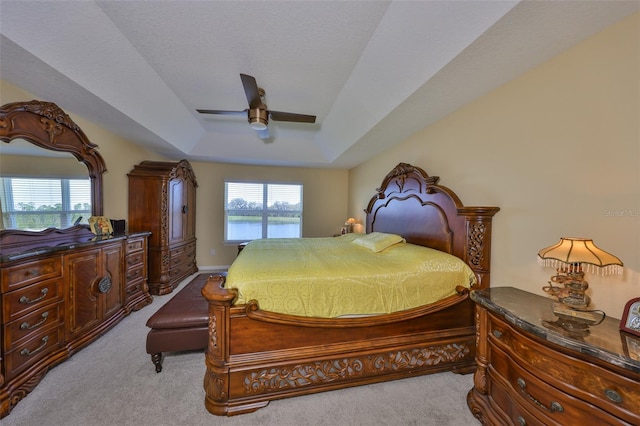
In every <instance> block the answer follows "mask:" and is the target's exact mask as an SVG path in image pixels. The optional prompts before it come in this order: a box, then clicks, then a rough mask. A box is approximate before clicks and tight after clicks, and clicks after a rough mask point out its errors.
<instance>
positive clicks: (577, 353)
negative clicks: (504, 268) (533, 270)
mask: <svg viewBox="0 0 640 426" xmlns="http://www.w3.org/2000/svg"><path fill="white" fill-rule="evenodd" d="M471 297H472V299H473V300H474V301H475V302H476V320H477V344H478V347H477V353H476V360H477V364H478V366H477V370H476V373H475V376H474V387H473V389H471V391H469V394H468V396H467V403H468V405H469V408H470V409H471V411H472V412H473V414H474V416H475V417H476V418H478V419H479V420H480V421H481V422H482V423H483V424H491V425H496V424H505V425H508V424H515V425H565V426H566V425H587V424H598V425H614V424H615V425H620V424H630V425H638V424H640V357H639V356H638V354H635V355H634V354H630V353H629V351H628V349H627V338H631V337H632V336H631V335H627V334H625V333H622V332H619V331H618V326H619V322H620V321H619V320H617V319H614V318H606V319H605V320H604V321H603V322H602V323H601V324H599V325H595V326H591V327H590V328H589V329H588V330H587V331H579V330H575V329H573V330H566V327H565V328H563V327H562V326H561V325H560V320H559V318H557V317H556V316H555V315H554V314H553V312H552V310H551V304H552V302H553V300H551V299H549V298H547V297H543V296H538V295H534V294H532V293H528V292H525V291H522V290H519V289H515V288H511V287H496V288H492V289H487V290H481V291H474V292H472V295H471Z"/></svg>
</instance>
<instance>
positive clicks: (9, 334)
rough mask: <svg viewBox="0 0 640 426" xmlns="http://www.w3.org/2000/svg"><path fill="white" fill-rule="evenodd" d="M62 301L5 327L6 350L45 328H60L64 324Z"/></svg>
mask: <svg viewBox="0 0 640 426" xmlns="http://www.w3.org/2000/svg"><path fill="white" fill-rule="evenodd" d="M62 307H63V303H62V301H60V302H58V303H55V304H53V305H47V306H45V307H44V308H41V309H38V310H36V311H34V312H32V313H30V314H28V315H25V316H23V317H21V318H18V319H16V320H14V321H12V322H10V323H8V324H7V325H5V327H4V350H5V351H8V350H10V349H11V348H12V347H14V346H15V345H16V344H18V343H19V342H20V340H22V339H25V338H27V339H28V338H29V336H31V335H35V334H37V333H39V332H41V331H42V330H44V329H45V328H50V327H58V326H59V325H60V324H62V322H63V310H62Z"/></svg>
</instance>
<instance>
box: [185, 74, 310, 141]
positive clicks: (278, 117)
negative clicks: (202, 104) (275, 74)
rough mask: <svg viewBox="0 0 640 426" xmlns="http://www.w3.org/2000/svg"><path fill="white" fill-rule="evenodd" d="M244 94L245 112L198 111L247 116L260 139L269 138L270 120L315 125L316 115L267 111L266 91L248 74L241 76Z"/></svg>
mask: <svg viewBox="0 0 640 426" xmlns="http://www.w3.org/2000/svg"><path fill="white" fill-rule="evenodd" d="M240 79H241V80H242V86H243V87H244V92H245V94H246V95H247V101H248V102H249V108H248V109H245V110H243V111H225V110H218V109H196V111H198V112H199V113H201V114H221V115H238V114H247V120H248V121H249V125H250V126H251V128H252V129H254V130H257V131H258V136H259V137H260V139H267V138H268V137H269V129H268V128H267V126H268V124H269V118H271V119H272V120H273V121H292V122H295V123H315V122H316V116H315V115H306V114H296V113H293V112H282V111H273V110H269V109H267V105H265V103H264V102H263V98H264V93H265V92H264V90H263V89H261V88H259V87H258V83H256V79H255V78H254V77H252V76H250V75H247V74H240Z"/></svg>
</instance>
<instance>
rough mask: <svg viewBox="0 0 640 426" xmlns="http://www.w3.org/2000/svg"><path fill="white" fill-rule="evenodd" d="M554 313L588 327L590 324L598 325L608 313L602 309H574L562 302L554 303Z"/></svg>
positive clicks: (578, 325)
mask: <svg viewBox="0 0 640 426" xmlns="http://www.w3.org/2000/svg"><path fill="white" fill-rule="evenodd" d="M552 309H553V313H554V314H555V315H556V316H558V317H560V318H562V319H565V320H568V321H571V322H572V323H574V322H575V323H576V326H577V327H580V324H584V325H585V326H586V327H588V326H589V325H598V324H600V323H601V322H602V321H604V319H605V317H606V314H605V313H604V312H602V311H586V310H580V309H574V308H571V307H569V306H567V305H564V304H562V303H553V304H552Z"/></svg>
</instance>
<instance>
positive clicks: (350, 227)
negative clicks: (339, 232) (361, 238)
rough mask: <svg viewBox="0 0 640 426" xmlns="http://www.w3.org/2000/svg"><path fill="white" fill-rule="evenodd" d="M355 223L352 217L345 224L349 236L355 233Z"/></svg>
mask: <svg viewBox="0 0 640 426" xmlns="http://www.w3.org/2000/svg"><path fill="white" fill-rule="evenodd" d="M355 223H356V220H355V219H354V218H352V217H350V218H349V219H347V221H346V222H345V223H344V226H345V227H346V228H347V234H351V233H352V232H353V225H355Z"/></svg>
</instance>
